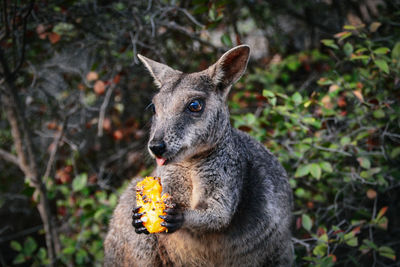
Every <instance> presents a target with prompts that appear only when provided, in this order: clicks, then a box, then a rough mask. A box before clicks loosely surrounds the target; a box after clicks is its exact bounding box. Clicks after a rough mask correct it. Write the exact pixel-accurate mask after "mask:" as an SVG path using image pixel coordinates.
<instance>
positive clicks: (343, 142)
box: [340, 136, 351, 146]
mask: <svg viewBox="0 0 400 267" xmlns="http://www.w3.org/2000/svg"><path fill="white" fill-rule="evenodd" d="M350 142H351V139H350V137H348V136H344V137H342V138H340V144H341V145H342V146H345V145H348V144H350Z"/></svg>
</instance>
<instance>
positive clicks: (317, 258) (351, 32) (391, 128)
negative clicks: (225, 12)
mask: <svg viewBox="0 0 400 267" xmlns="http://www.w3.org/2000/svg"><path fill="white" fill-rule="evenodd" d="M373 30H374V29H371V27H370V29H367V28H365V27H364V26H363V25H361V26H359V27H354V26H345V31H344V32H341V33H339V34H337V35H335V38H336V40H332V39H329V40H328V39H325V40H323V41H322V43H323V44H324V45H325V46H327V47H329V48H330V49H324V52H323V53H321V52H319V51H309V52H302V53H298V54H294V55H291V56H288V57H286V58H283V59H281V58H280V57H279V56H276V57H275V60H272V61H271V62H270V64H269V66H268V68H266V69H261V68H257V69H255V71H254V73H253V74H250V75H247V77H246V78H245V79H244V81H243V83H242V84H239V87H245V88H242V90H243V89H244V91H242V92H238V93H236V94H235V95H234V96H233V101H232V102H231V106H232V108H233V110H234V111H236V113H237V115H235V116H233V124H234V126H235V127H238V128H239V129H242V130H245V131H248V132H249V133H250V134H252V135H253V136H254V137H255V138H257V139H259V140H260V141H262V142H264V143H265V145H266V146H267V147H268V148H269V149H270V150H271V151H272V152H274V153H275V154H276V155H277V156H278V157H279V160H280V161H281V162H282V163H283V164H284V166H285V168H286V170H287V171H288V173H289V174H290V175H291V176H292V178H291V179H290V183H291V186H292V188H293V191H294V196H295V212H294V216H295V226H294V235H295V239H294V240H295V244H296V256H297V262H298V263H301V265H303V264H306V265H307V262H308V264H309V265H311V266H332V265H334V264H335V263H336V264H340V265H346V264H347V265H349V266H366V265H368V264H369V263H371V262H374V263H381V264H383V263H392V264H393V263H394V261H395V260H396V255H395V250H394V248H393V247H390V246H388V245H387V244H386V243H387V242H388V240H390V239H391V233H389V232H387V230H388V223H389V222H388V217H387V216H386V215H387V211H388V206H385V205H387V202H385V200H384V199H385V198H386V197H388V196H389V193H390V191H391V190H392V189H393V188H395V187H398V185H399V182H400V169H399V167H398V166H399V165H400V160H399V155H400V135H399V134H398V133H399V132H400V131H399V130H400V129H399V126H400V124H399V114H400V105H399V91H398V89H399V78H398V77H399V74H400V68H399V66H400V42H397V43H394V40H396V39H395V38H394V37H393V36H391V38H393V39H389V40H388V41H374V40H373V38H372V37H373V34H374V31H373ZM375 30H376V29H375ZM329 54H330V55H331V56H328V55H329ZM304 73H306V77H307V78H306V79H305V80H304V79H302V78H301V77H304ZM307 73H308V74H307ZM299 77H300V80H301V82H302V84H299V83H298V80H296V79H298V78H299ZM246 89H247V90H246ZM237 91H240V90H237ZM252 106H253V107H256V112H255V114H254V113H247V114H239V112H240V110H242V109H243V108H246V107H252ZM238 108H240V109H238ZM397 191H398V190H397ZM392 232H394V231H392ZM397 246H398V245H397ZM371 260H372V261H371Z"/></svg>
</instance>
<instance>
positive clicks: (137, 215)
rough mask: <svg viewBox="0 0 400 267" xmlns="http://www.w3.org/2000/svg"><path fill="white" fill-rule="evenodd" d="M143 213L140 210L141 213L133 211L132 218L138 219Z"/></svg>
mask: <svg viewBox="0 0 400 267" xmlns="http://www.w3.org/2000/svg"><path fill="white" fill-rule="evenodd" d="M144 214H145V213H144V212H142V213H134V214H133V215H132V219H133V220H136V219H140V218H141V217H142V215H144Z"/></svg>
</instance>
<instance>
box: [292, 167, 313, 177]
mask: <svg viewBox="0 0 400 267" xmlns="http://www.w3.org/2000/svg"><path fill="white" fill-rule="evenodd" d="M309 173H310V165H300V166H299V167H298V168H297V170H296V173H295V174H294V177H303V176H306V175H307V174H309Z"/></svg>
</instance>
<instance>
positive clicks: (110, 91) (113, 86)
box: [97, 83, 116, 137]
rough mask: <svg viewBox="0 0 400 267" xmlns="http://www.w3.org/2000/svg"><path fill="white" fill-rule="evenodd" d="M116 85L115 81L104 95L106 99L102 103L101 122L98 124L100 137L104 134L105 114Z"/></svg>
mask: <svg viewBox="0 0 400 267" xmlns="http://www.w3.org/2000/svg"><path fill="white" fill-rule="evenodd" d="M115 85H116V84H115V83H112V84H111V86H110V87H109V88H108V90H107V93H106V95H105V97H104V101H103V103H102V104H101V107H100V113H99V123H98V125H97V126H98V127H97V136H99V137H102V136H103V122H104V116H105V114H106V109H107V106H108V103H109V102H110V98H111V95H112V93H113V91H114V88H115Z"/></svg>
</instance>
